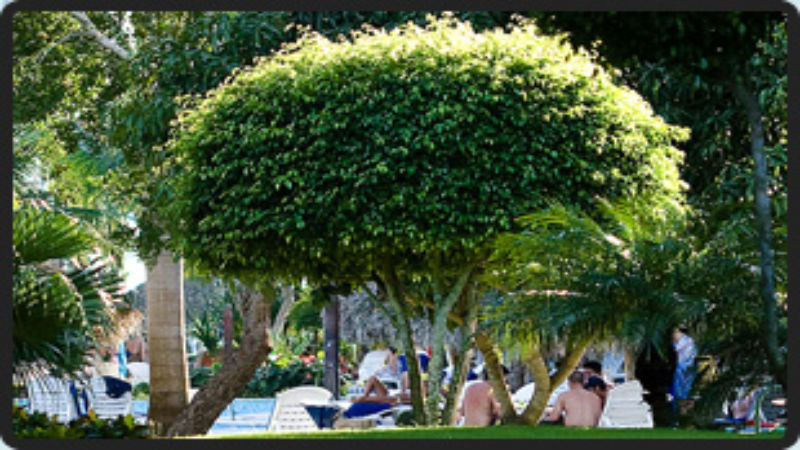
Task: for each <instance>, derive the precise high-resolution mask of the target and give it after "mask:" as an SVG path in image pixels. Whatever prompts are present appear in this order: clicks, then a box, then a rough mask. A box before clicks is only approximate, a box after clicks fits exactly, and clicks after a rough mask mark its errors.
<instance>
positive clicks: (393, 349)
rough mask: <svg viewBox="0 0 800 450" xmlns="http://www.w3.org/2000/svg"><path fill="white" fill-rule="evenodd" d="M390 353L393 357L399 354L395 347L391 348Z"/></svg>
mask: <svg viewBox="0 0 800 450" xmlns="http://www.w3.org/2000/svg"><path fill="white" fill-rule="evenodd" d="M389 353H391V354H392V355H396V354H397V347H394V346H392V345H390V346H389Z"/></svg>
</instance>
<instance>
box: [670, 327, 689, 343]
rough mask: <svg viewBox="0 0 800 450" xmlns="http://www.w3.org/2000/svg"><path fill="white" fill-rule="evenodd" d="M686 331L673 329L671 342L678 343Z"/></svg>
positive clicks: (684, 329) (680, 328)
mask: <svg viewBox="0 0 800 450" xmlns="http://www.w3.org/2000/svg"><path fill="white" fill-rule="evenodd" d="M686 331H687V330H686V327H675V328H674V329H673V330H672V341H673V342H678V341H679V340H680V339H681V337H682V336H683V335H684V334H686Z"/></svg>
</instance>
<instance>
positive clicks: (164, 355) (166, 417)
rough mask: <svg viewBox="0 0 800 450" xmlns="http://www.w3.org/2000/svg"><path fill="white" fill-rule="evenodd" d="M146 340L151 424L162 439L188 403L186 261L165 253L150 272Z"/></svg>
mask: <svg viewBox="0 0 800 450" xmlns="http://www.w3.org/2000/svg"><path fill="white" fill-rule="evenodd" d="M146 292H147V293H146V295H147V339H148V346H149V350H150V406H149V410H148V421H149V422H150V424H151V426H152V427H153V431H154V433H155V434H156V435H163V434H164V433H166V432H167V429H168V428H169V427H170V426H171V425H172V423H173V422H174V421H175V419H176V418H177V417H178V415H179V414H180V413H181V411H183V410H184V409H185V408H186V405H187V404H188V402H189V374H188V371H187V367H186V331H185V330H186V327H185V318H184V299H183V261H182V260H178V261H174V260H173V259H172V257H171V256H170V255H169V254H168V253H167V252H166V251H162V252H161V254H159V255H158V259H157V261H156V265H155V266H154V267H153V268H151V269H150V270H148V271H147V286H146Z"/></svg>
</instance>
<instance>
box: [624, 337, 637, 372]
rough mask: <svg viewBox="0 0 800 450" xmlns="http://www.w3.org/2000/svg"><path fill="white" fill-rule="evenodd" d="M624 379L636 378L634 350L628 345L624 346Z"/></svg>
mask: <svg viewBox="0 0 800 450" xmlns="http://www.w3.org/2000/svg"><path fill="white" fill-rule="evenodd" d="M624 351H625V381H629V380H633V379H635V378H636V352H635V351H634V348H633V347H632V346H630V345H626V346H625V350H624Z"/></svg>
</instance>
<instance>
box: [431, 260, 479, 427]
mask: <svg viewBox="0 0 800 450" xmlns="http://www.w3.org/2000/svg"><path fill="white" fill-rule="evenodd" d="M473 269H474V266H473V265H470V266H468V267H467V268H466V269H464V270H463V271H462V272H461V275H460V276H459V277H458V280H457V281H456V283H455V285H453V287H452V288H451V289H450V292H449V293H448V294H447V297H445V298H443V299H436V300H437V301H436V310H435V311H434V314H433V330H432V335H433V336H432V339H431V340H432V343H431V344H432V345H431V347H432V348H433V354H432V355H431V361H430V363H429V365H428V398H427V400H426V406H427V408H428V411H427V418H428V424H429V425H434V424H437V423H440V421H441V418H440V417H439V416H440V414H441V410H440V409H439V403H440V399H441V396H442V395H441V392H439V390H440V387H441V373H442V367H443V365H444V341H445V335H446V333H447V316H448V314H450V312H451V311H452V309H453V307H454V306H455V304H456V302H457V301H458V299H459V298H461V297H462V295H467V296H469V295H471V294H470V293H469V292H467V293H466V294H465V293H464V290H465V289H467V290H469V289H470V288H469V279H470V277H471V276H472V272H473Z"/></svg>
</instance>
